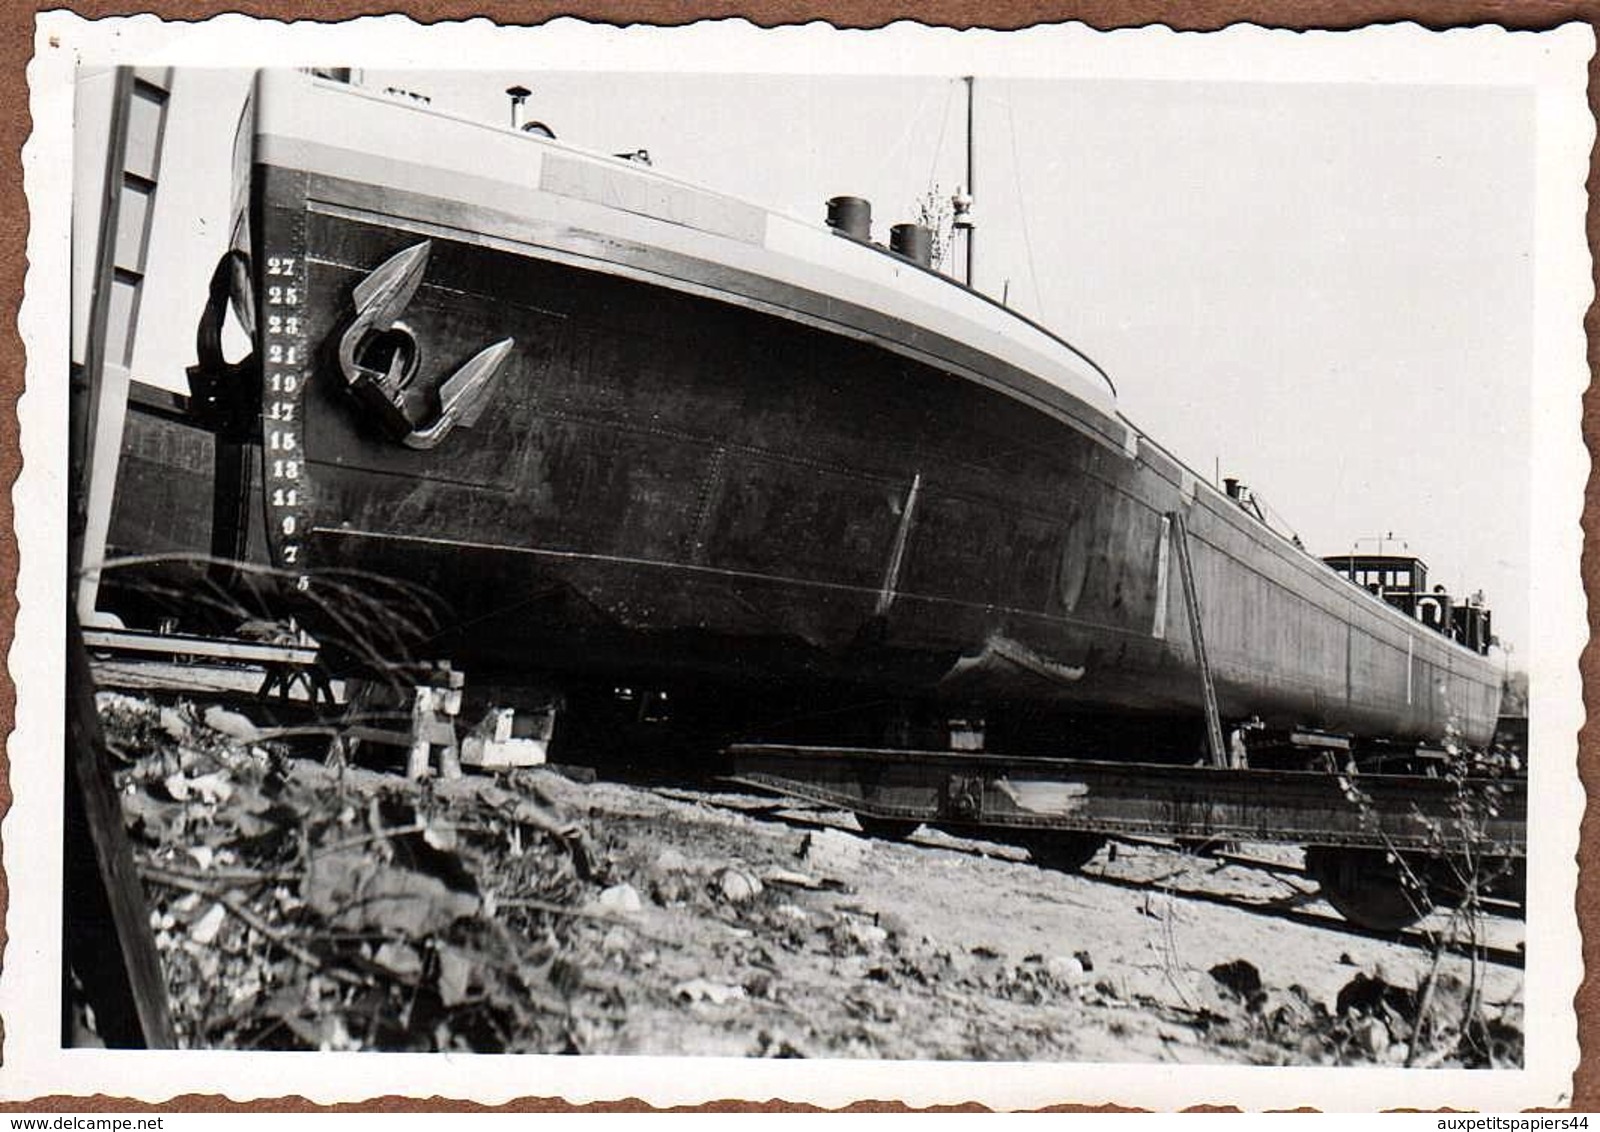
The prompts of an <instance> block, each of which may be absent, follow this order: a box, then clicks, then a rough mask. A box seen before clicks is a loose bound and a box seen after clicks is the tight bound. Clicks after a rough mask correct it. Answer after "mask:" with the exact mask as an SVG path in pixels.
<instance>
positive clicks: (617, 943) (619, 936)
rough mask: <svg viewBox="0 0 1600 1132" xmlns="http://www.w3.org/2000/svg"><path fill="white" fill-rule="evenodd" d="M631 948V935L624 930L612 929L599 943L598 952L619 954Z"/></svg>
mask: <svg viewBox="0 0 1600 1132" xmlns="http://www.w3.org/2000/svg"><path fill="white" fill-rule="evenodd" d="M632 946H633V933H631V932H629V931H628V930H627V929H626V928H620V927H619V928H612V929H611V930H610V931H608V932H606V934H605V938H604V939H602V940H601V941H600V950H602V951H606V952H611V953H614V954H621V953H622V952H625V951H627V950H628V949H629V948H630V947H632Z"/></svg>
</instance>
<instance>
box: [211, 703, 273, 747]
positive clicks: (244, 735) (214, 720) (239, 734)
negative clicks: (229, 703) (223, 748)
mask: <svg viewBox="0 0 1600 1132" xmlns="http://www.w3.org/2000/svg"><path fill="white" fill-rule="evenodd" d="M202 718H204V719H205V721H206V726H207V727H209V728H211V730H213V731H218V732H221V733H222V734H223V735H226V736H227V737H228V738H230V739H237V740H238V741H239V742H241V743H255V742H258V741H259V740H260V738H261V730H260V729H259V728H258V727H256V725H255V724H254V723H251V722H250V720H249V719H248V718H246V717H245V716H242V715H240V714H239V713H238V712H236V711H229V710H228V709H227V708H223V707H209V708H206V713H205V715H204V716H203V717H202Z"/></svg>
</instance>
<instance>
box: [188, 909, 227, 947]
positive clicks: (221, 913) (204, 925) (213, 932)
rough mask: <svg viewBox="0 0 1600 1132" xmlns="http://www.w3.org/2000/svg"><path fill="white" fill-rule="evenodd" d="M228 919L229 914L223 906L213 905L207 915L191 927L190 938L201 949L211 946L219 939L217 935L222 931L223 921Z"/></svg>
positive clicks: (206, 912) (207, 910)
mask: <svg viewBox="0 0 1600 1132" xmlns="http://www.w3.org/2000/svg"><path fill="white" fill-rule="evenodd" d="M226 918H227V912H226V910H225V909H224V908H223V907H222V905H221V904H213V905H212V906H211V907H209V908H207V909H206V911H205V914H204V915H203V916H201V917H200V918H199V919H198V920H196V921H195V922H194V923H193V924H191V925H189V938H190V939H192V940H194V941H195V942H196V943H198V944H199V945H200V946H201V947H208V946H210V944H211V942H212V941H213V940H215V939H216V938H217V933H218V932H219V931H221V930H222V921H223V920H224V919H226Z"/></svg>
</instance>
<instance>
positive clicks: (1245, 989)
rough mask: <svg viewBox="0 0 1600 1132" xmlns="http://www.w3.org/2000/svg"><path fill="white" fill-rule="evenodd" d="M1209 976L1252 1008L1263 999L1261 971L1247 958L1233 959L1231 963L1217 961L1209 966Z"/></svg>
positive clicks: (1257, 1005) (1258, 1004)
mask: <svg viewBox="0 0 1600 1132" xmlns="http://www.w3.org/2000/svg"><path fill="white" fill-rule="evenodd" d="M1210 974H1211V977H1212V978H1213V979H1215V980H1216V981H1217V982H1218V983H1219V984H1221V985H1222V986H1223V987H1225V988H1226V989H1227V990H1228V991H1229V992H1230V993H1231V994H1233V995H1234V997H1236V998H1237V999H1239V1001H1240V1002H1243V1003H1245V1004H1246V1005H1247V1006H1249V1007H1250V1008H1251V1009H1252V1010H1254V1009H1256V1008H1257V1007H1259V1006H1260V1005H1261V1003H1262V1002H1263V1001H1265V998H1266V996H1265V995H1263V994H1262V992H1261V972H1260V971H1258V970H1256V965H1255V964H1254V963H1252V962H1250V961H1249V960H1248V959H1235V960H1233V961H1232V962H1231V963H1218V964H1217V965H1216V966H1215V967H1213V968H1211V972H1210Z"/></svg>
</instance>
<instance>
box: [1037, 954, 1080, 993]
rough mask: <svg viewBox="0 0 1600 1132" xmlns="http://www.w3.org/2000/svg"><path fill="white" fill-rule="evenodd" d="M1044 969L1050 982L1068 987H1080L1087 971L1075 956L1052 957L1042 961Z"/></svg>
mask: <svg viewBox="0 0 1600 1132" xmlns="http://www.w3.org/2000/svg"><path fill="white" fill-rule="evenodd" d="M1044 969H1045V973H1046V974H1047V975H1049V976H1050V978H1051V979H1052V980H1054V981H1055V982H1057V983H1060V984H1062V985H1064V986H1069V987H1077V986H1081V985H1082V984H1083V983H1084V981H1085V973H1086V970H1087V969H1086V968H1085V967H1084V965H1083V961H1082V960H1081V959H1079V958H1078V957H1077V956H1076V955H1052V956H1050V957H1049V958H1047V959H1046V960H1045V961H1044Z"/></svg>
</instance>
